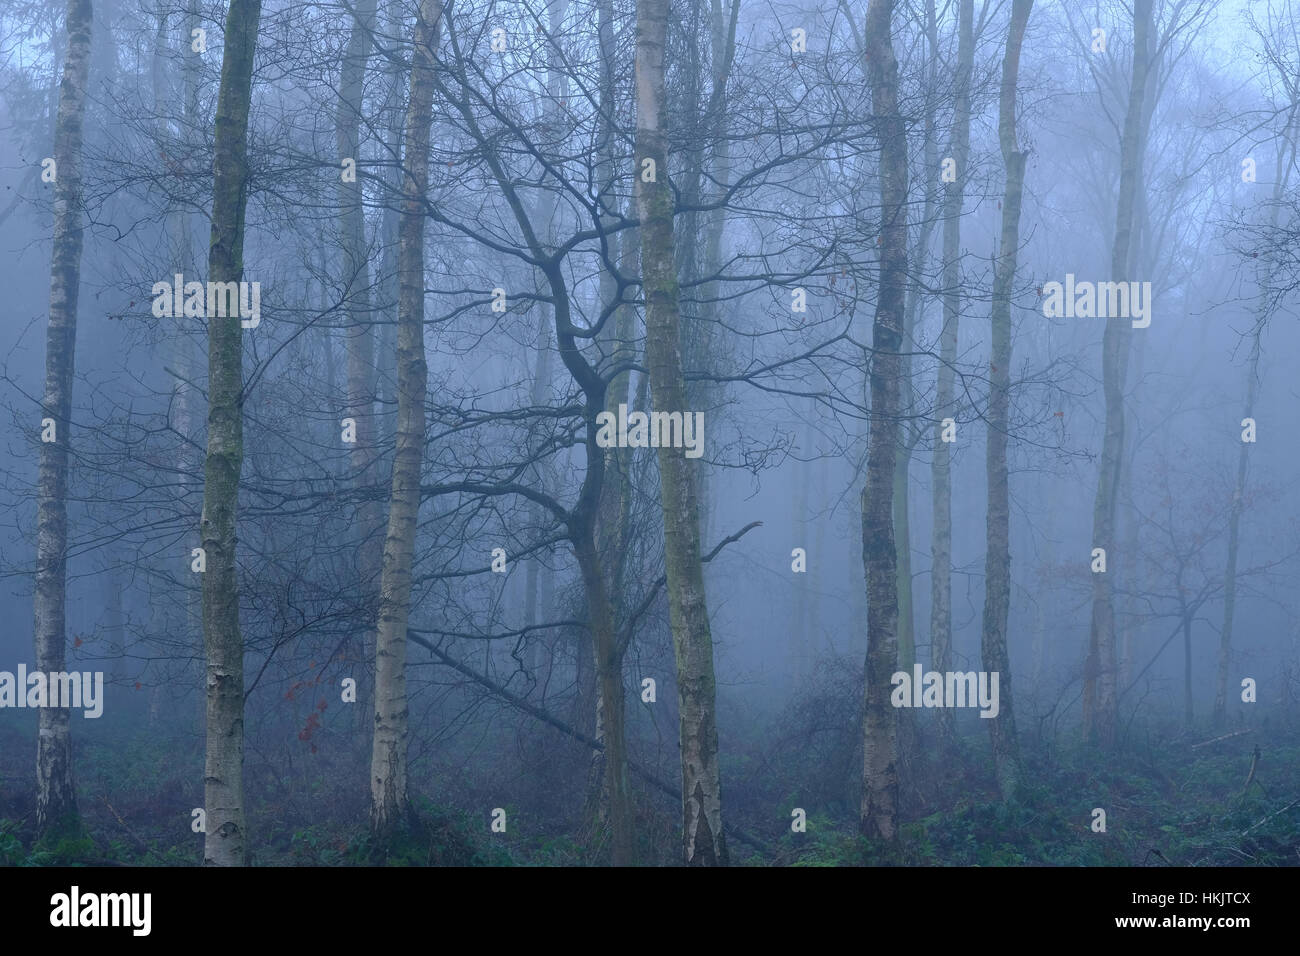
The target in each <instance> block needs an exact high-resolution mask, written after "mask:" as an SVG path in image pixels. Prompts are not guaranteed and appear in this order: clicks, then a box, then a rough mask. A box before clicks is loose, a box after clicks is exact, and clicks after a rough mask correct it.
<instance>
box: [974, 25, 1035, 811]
mask: <svg viewBox="0 0 1300 956" xmlns="http://www.w3.org/2000/svg"><path fill="white" fill-rule="evenodd" d="M1033 8H1034V0H1015V2H1014V3H1013V5H1012V7H1011V24H1010V26H1009V27H1008V28H1007V49H1006V54H1005V55H1004V56H1003V58H1002V90H1001V94H1000V96H999V103H998V141H999V143H1000V144H1001V147H1002V161H1003V163H1004V164H1005V166H1006V174H1007V182H1006V193H1005V195H1004V196H1003V200H1002V237H1001V239H1000V240H999V243H998V257H997V262H996V264H995V274H994V279H993V316H992V326H993V353H992V356H991V357H990V361H989V409H988V444H987V448H988V451H987V455H986V457H985V462H986V471H987V475H988V513H987V516H986V527H987V540H988V553H987V557H986V558H985V561H984V627H983V630H982V632H981V633H982V637H981V645H980V646H981V650H982V656H983V660H984V669H985V670H986V671H989V672H990V673H996V674H998V675H999V678H998V686H999V696H1000V698H1001V707H1000V710H999V712H998V716H997V717H994V718H993V719H991V720H990V721H989V737H990V740H991V743H992V745H993V770H994V773H995V775H996V776H997V780H998V789H999V790H1000V791H1001V793H1002V797H1003V799H1010V798H1011V797H1012V796H1013V795H1014V794H1015V792H1016V788H1017V786H1018V785H1019V777H1020V767H1019V764H1020V748H1019V744H1018V742H1017V740H1016V719H1015V712H1014V709H1013V707H1012V694H1011V659H1010V656H1009V655H1008V653H1007V618H1008V615H1009V614H1010V611H1011V503H1010V494H1009V492H1008V483H1009V482H1008V475H1007V432H1008V429H1009V428H1010V427H1011V421H1010V419H1011V416H1010V403H1011V394H1010V393H1011V294H1012V290H1013V286H1014V284H1015V279H1016V257H1017V255H1018V254H1019V252H1020V203H1021V197H1022V196H1023V194H1024V187H1025V162H1026V160H1027V159H1028V158H1029V154H1028V152H1027V151H1025V150H1022V149H1020V147H1019V145H1018V143H1017V140H1016V82H1017V81H1018V79H1019V75H1020V48H1021V45H1022V44H1023V43H1024V39H1025V26H1026V25H1027V24H1028V22H1029V14H1030V13H1031V12H1032V11H1033Z"/></svg>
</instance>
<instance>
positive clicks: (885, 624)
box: [860, 0, 907, 840]
mask: <svg viewBox="0 0 1300 956" xmlns="http://www.w3.org/2000/svg"><path fill="white" fill-rule="evenodd" d="M893 17H894V0H871V3H870V5H869V6H868V7H867V20H866V29H865V33H864V37H865V51H866V56H867V70H868V75H869V77H870V82H871V107H872V119H873V122H874V124H875V131H876V136H877V138H878V139H879V141H880V206H881V211H880V216H881V221H880V240H881V247H880V287H879V291H878V293H877V299H876V317H875V322H874V325H873V327H872V335H871V348H872V354H871V373H870V377H871V426H870V434H869V437H868V447H867V480H866V483H865V484H864V485H863V488H862V563H863V565H864V569H865V572H866V583H867V672H866V686H865V688H864V705H863V706H864V718H863V758H862V812H861V817H860V825H861V829H862V832H863V834H864V835H866V836H872V837H879V838H881V839H883V840H894V839H896V838H897V836H898V810H899V808H898V766H897V764H898V715H897V712H896V711H895V710H894V707H893V705H892V704H891V703H890V692H891V684H890V677H891V676H892V675H893V673H894V669H895V668H896V667H897V666H898V554H897V552H896V550H895V546H894V522H893V515H892V509H893V497H894V460H895V458H896V456H897V454H898V436H899V431H900V429H899V423H898V414H899V383H900V376H901V374H902V358H901V355H900V354H899V349H900V347H901V345H902V335H903V305H904V296H905V292H906V287H907V131H906V126H905V125H904V120H903V117H902V115H901V114H900V113H899V109H898V60H897V59H895V57H894V48H893V42H892V39H891V37H890V31H891V29H892V28H893Z"/></svg>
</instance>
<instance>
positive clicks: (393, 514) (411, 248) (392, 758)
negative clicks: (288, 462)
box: [370, 0, 443, 838]
mask: <svg viewBox="0 0 1300 956" xmlns="http://www.w3.org/2000/svg"><path fill="white" fill-rule="evenodd" d="M442 11H443V7H442V3H441V0H421V2H420V6H419V9H418V10H417V12H416V16H415V41H414V44H413V46H412V50H411V96H410V100H409V102H408V104H407V108H406V133H405V143H404V147H403V152H402V169H403V172H404V173H405V175H404V177H403V180H402V216H401V220H400V222H399V225H398V242H399V250H398V265H397V272H398V301H397V450H396V452H395V453H394V458H393V483H392V492H391V495H390V497H389V505H388V533H387V536H386V538H385V540H384V569H383V576H382V578H381V583H380V587H379V630H378V634H377V636H376V640H375V735H374V747H373V749H372V751H371V758H370V798H371V805H370V826H371V830H372V831H373V832H374V833H375V834H376V836H379V837H381V838H384V837H389V836H391V835H393V834H394V833H395V832H396V831H397V830H399V829H400V828H401V827H402V826H403V825H404V824H405V823H406V822H407V815H408V814H409V811H410V805H409V802H408V798H407V791H406V765H407V722H408V718H409V710H408V703H407V698H406V628H407V620H408V617H409V615H410V611H411V559H412V556H413V554H414V552H415V524H416V519H417V517H418V515H419V511H420V472H421V463H422V462H423V460H424V442H425V420H424V418H425V410H424V399H425V393H426V391H427V389H428V381H427V379H428V366H427V364H426V362H425V357H424V226H425V212H424V210H425V203H426V198H425V193H426V192H427V191H428V188H429V136H430V126H431V125H432V122H433V91H434V80H433V72H434V55H435V50H436V48H437V45H438V37H439V33H440V28H441V23H442Z"/></svg>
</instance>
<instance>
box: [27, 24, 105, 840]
mask: <svg viewBox="0 0 1300 956" xmlns="http://www.w3.org/2000/svg"><path fill="white" fill-rule="evenodd" d="M91 19H92V13H91V6H90V0H69V2H68V10H67V19H66V24H65V26H66V29H67V31H68V54H67V58H66V59H65V60H64V64H63V79H62V82H61V83H60V86H59V111H58V118H57V120H56V121H55V128H54V157H53V158H54V162H55V167H54V168H55V180H54V249H53V252H52V254H51V257H50V322H49V326H48V328H47V331H46V338H45V394H44V396H43V397H42V400H41V417H42V418H43V419H45V418H48V419H53V421H54V427H55V440H54V441H51V442H44V441H42V442H41V446H40V463H39V465H38V476H37V500H36V583H35V593H34V594H33V597H32V606H33V616H34V618H35V627H34V631H33V634H34V638H35V645H36V646H35V650H36V666H37V668H38V669H40V670H42V671H45V672H46V673H49V672H50V671H61V670H63V669H64V653H65V645H66V643H67V626H66V620H65V613H66V607H67V551H68V511H67V507H68V506H67V497H68V449H69V444H70V442H71V440H72V389H73V381H74V378H75V372H76V361H75V359H76V342H77V298H78V291H79V288H80V284H81V249H82V224H81V216H82V206H81V203H82V199H81V128H82V120H83V118H84V116H85V112H86V78H87V75H88V72H89V68H90V27H91ZM34 425H35V427H36V428H37V430H43V428H44V426H43V425H42V424H41V423H39V422H37V423H34ZM37 726H38V731H37V734H38V736H37V738H36V829H37V832H38V833H39V834H41V835H42V836H44V835H46V834H54V833H58V832H62V831H64V830H66V829H71V828H75V827H76V826H77V825H78V816H77V798H76V790H75V788H74V785H73V779H72V736H71V733H70V729H69V711H68V709H67V708H66V707H42V708H41V710H40V716H39V719H38V725H37Z"/></svg>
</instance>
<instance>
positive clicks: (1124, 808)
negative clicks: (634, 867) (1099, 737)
mask: <svg viewBox="0 0 1300 956" xmlns="http://www.w3.org/2000/svg"><path fill="white" fill-rule="evenodd" d="M28 716H29V715H28ZM29 723H32V722H31V721H28V720H25V719H22V720H20V719H14V715H12V714H3V713H0V866H42V865H105V864H109V865H131V866H192V865H195V864H197V863H198V862H199V861H200V859H201V855H202V839H203V838H202V836H201V835H200V834H199V833H197V832H194V830H193V828H192V816H191V814H192V810H193V808H195V807H197V805H198V804H199V803H200V802H201V790H199V787H198V781H200V780H201V770H202V753H201V750H200V748H199V747H198V745H197V741H191V742H190V743H189V744H188V745H187V746H185V747H184V748H180V752H178V746H177V739H175V738H173V739H170V740H166V739H161V738H159V737H157V736H156V735H151V734H149V733H145V732H141V733H139V734H138V735H136V736H133V737H131V738H130V739H126V740H124V739H122V737H121V735H120V733H119V734H118V735H117V736H115V737H114V738H113V739H111V740H109V739H98V740H96V739H93V736H92V735H87V736H88V737H91V739H84V740H81V741H79V742H77V744H76V747H77V751H76V761H77V787H78V798H79V804H80V810H81V813H82V816H83V821H84V825H85V831H84V833H82V834H80V835H79V836H76V837H70V838H65V839H63V840H61V841H59V842H57V843H55V844H54V845H42V844H38V843H37V841H36V840H35V834H34V827H33V822H34V816H35V814H34V801H33V796H32V775H33V769H34V764H35V751H34V743H33V740H32V737H33V736H34V734H33V733H32V728H31V727H29V726H28V724H29ZM1128 739H1129V744H1128V745H1127V746H1126V747H1125V748H1124V749H1123V750H1121V751H1120V752H1119V753H1117V754H1114V755H1109V756H1104V755H1102V754H1100V753H1098V752H1097V751H1095V750H1092V749H1090V748H1087V747H1084V746H1081V745H1077V744H1074V745H1071V744H1061V745H1057V746H1054V747H1050V748H1048V747H1041V746H1040V747H1038V748H1034V749H1027V750H1026V751H1025V753H1024V774H1023V779H1024V781H1025V782H1024V784H1023V785H1022V787H1021V789H1020V791H1019V794H1018V795H1017V797H1016V799H1015V800H1013V801H1011V802H1009V803H1004V802H1002V801H1000V800H998V799H997V794H996V791H995V789H994V788H993V783H992V780H991V777H990V775H989V773H988V760H987V745H986V742H985V740H984V739H983V738H982V737H966V738H964V739H963V741H962V743H960V744H959V745H958V746H957V747H956V748H955V749H952V750H950V751H948V752H946V753H938V752H935V751H933V750H932V749H928V750H922V751H921V752H925V753H928V754H929V756H928V757H927V759H926V760H925V761H920V762H917V761H912V762H908V761H906V760H905V761H904V764H903V784H902V787H901V802H902V805H903V807H904V808H905V810H906V811H910V812H909V813H908V814H907V819H906V822H905V823H904V826H903V828H902V834H901V840H900V841H899V842H898V844H897V845H896V846H893V847H887V846H883V845H880V844H878V843H871V842H869V841H865V840H863V839H861V838H860V837H858V836H857V835H856V819H855V814H854V809H855V808H854V807H853V798H852V795H851V793H850V791H851V790H852V783H853V775H852V774H851V773H849V774H845V775H844V776H845V777H846V778H847V779H846V780H845V781H844V784H843V786H842V788H841V789H842V790H843V791H844V794H845V799H842V800H838V801H821V802H822V803H823V804H824V806H822V807H821V808H819V807H818V806H817V805H816V804H815V803H814V802H813V801H809V805H808V806H807V807H806V829H805V831H804V832H793V830H792V828H791V823H790V821H791V818H792V817H791V810H790V809H789V807H791V806H797V804H796V803H794V802H792V801H793V800H796V799H797V796H794V797H791V796H790V794H792V793H793V794H796V795H797V792H798V789H799V787H798V786H797V785H791V784H790V782H789V781H786V783H785V784H784V785H781V784H780V783H779V782H777V781H772V782H770V783H769V784H768V785H767V786H766V789H767V791H768V792H766V793H757V792H753V790H752V787H751V788H750V790H748V791H747V792H744V793H743V794H737V799H736V801H735V803H736V811H735V813H733V814H732V819H731V820H730V822H731V823H733V824H735V825H736V826H738V827H740V829H741V832H742V833H743V834H745V835H746V836H747V837H749V838H750V841H749V842H748V843H747V842H745V841H742V840H740V839H737V838H735V837H733V838H732V839H731V841H730V846H731V855H732V861H733V863H736V864H742V865H751V866H791V865H793V866H861V865H890V864H892V865H911V866H935V865H940V866H942V865H947V866H1087V865H1103V866H1168V865H1177V866H1224V865H1230V866H1243V865H1245V866H1251V865H1258V866H1297V865H1300V735H1297V734H1295V733H1294V732H1288V731H1277V730H1274V729H1269V728H1260V729H1257V730H1237V731H1229V732H1218V733H1215V732H1196V731H1193V732H1190V733H1189V732H1182V731H1179V730H1177V729H1176V728H1175V727H1173V726H1172V725H1170V726H1164V727H1161V726H1157V725H1154V724H1153V725H1152V726H1150V727H1143V728H1138V730H1137V731H1136V732H1134V733H1130V735H1129V738H1128ZM1135 740H1138V741H1140V742H1138V743H1134V742H1133V741H1135ZM1256 747H1258V756H1256ZM351 762H355V760H353V761H351ZM357 769H359V768H357ZM730 769H731V770H732V771H733V777H732V779H735V780H737V781H739V780H741V779H742V778H743V770H744V768H743V767H741V766H734V767H732V768H730ZM344 771H345V768H343V767H339V766H326V765H322V764H316V765H312V764H309V763H306V762H304V765H303V766H301V767H297V768H290V769H286V770H285V771H284V774H285V776H286V778H290V779H286V780H281V781H279V784H280V785H281V786H280V787H279V789H277V787H276V786H275V785H274V784H275V782H273V781H263V780H259V779H258V774H256V773H252V774H249V776H250V778H251V779H250V780H249V787H248V790H249V794H250V796H249V800H248V803H249V807H248V830H249V832H250V833H251V834H253V835H254V836H255V837H256V840H255V843H254V845H252V847H251V851H250V852H251V861H252V862H253V863H254V864H256V865H263V866H293V865H306V866H348V865H364V864H367V863H372V862H375V858H374V857H373V856H371V855H370V849H369V846H368V839H367V837H366V826H365V815H364V807H365V805H364V795H363V794H357V795H353V797H352V798H349V799H347V800H343V799H342V798H341V797H340V794H341V793H343V792H344V784H345V783H347V782H348V781H355V780H359V779H364V777H361V776H353V774H354V773H355V770H354V769H353V768H352V767H350V766H349V767H347V768H346V772H344ZM727 779H728V778H727V775H726V768H725V767H724V786H725V783H726V780H727ZM768 779H770V778H768ZM287 789H288V790H291V791H292V792H293V793H300V792H302V791H304V790H305V791H307V793H304V794H303V799H302V800H299V801H286V800H285V799H284V798H283V797H282V796H276V794H277V793H279V794H283V793H284V792H286V790H287ZM737 789H740V786H739V784H737ZM349 792H350V788H349ZM313 795H314V797H313ZM724 797H725V793H724ZM416 804H417V806H418V808H419V819H420V820H421V821H422V822H421V825H420V830H419V836H418V837H416V838H413V839H412V840H411V841H410V843H409V845H406V846H403V847H399V848H398V849H397V850H396V851H394V852H391V853H390V854H389V855H388V857H387V858H386V862H387V863H389V864H395V865H439V864H443V865H445V864H451V865H479V866H482V865H487V866H491V865H506V866H510V865H515V866H529V865H534V866H536V865H542V866H545V865H596V864H599V863H601V862H603V858H604V853H605V850H604V848H603V847H601V846H599V845H592V843H591V841H589V840H586V839H584V837H583V835H582V833H581V831H579V830H578V829H575V828H574V827H573V826H572V825H569V826H567V827H566V826H565V825H564V821H559V820H546V819H543V818H542V817H541V816H540V815H538V814H536V813H534V814H531V815H530V814H528V813H524V812H522V811H521V812H519V813H515V811H513V810H512V811H511V821H512V822H511V826H510V828H509V832H508V833H505V834H497V833H492V832H491V831H490V829H489V827H488V826H487V825H486V824H485V823H484V821H483V820H481V819H479V817H481V816H482V814H478V813H471V812H469V811H465V810H463V809H452V808H451V807H450V806H449V805H443V806H435V804H434V803H433V802H431V800H430V798H429V797H428V796H427V795H421V796H418V797H417V798H416ZM773 805H778V806H781V807H783V808H784V809H782V810H781V812H780V813H769V812H767V811H766V809H764V811H763V812H761V813H759V812H757V811H756V810H755V808H756V807H762V808H769V807H771V806H773ZM724 807H725V804H724ZM801 809H802V808H801ZM1098 810H1102V811H1104V814H1105V815H1104V827H1105V829H1104V831H1103V830H1101V825H1102V819H1103V818H1102V817H1101V816H1100V815H1099V814H1098V812H1097V811H1098ZM639 815H640V824H641V829H642V830H643V847H642V851H643V852H642V856H643V860H644V862H647V863H659V864H664V863H671V862H672V858H673V855H674V852H675V848H674V837H673V832H674V828H675V819H676V810H675V808H674V807H673V806H671V801H668V800H666V799H658V798H655V797H652V796H649V795H644V797H643V799H642V801H641V804H640V806H639ZM571 822H572V821H570V824H571ZM529 833H531V834H533V835H532V836H529V835H528V834H529ZM539 834H545V835H544V836H543V835H539ZM752 844H758V845H760V846H761V847H762V848H761V849H757V848H755V846H753V845H752Z"/></svg>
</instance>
